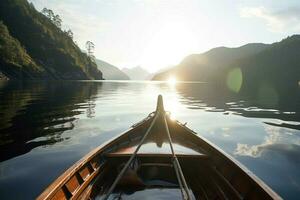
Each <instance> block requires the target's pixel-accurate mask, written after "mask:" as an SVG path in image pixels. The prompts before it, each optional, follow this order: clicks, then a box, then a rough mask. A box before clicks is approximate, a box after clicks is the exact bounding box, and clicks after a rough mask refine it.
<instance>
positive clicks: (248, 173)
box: [175, 120, 283, 200]
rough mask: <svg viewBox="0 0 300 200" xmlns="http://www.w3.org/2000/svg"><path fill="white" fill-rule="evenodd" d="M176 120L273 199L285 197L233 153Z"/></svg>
mask: <svg viewBox="0 0 300 200" xmlns="http://www.w3.org/2000/svg"><path fill="white" fill-rule="evenodd" d="M175 122H176V124H177V125H179V126H180V127H182V128H184V129H185V130H186V132H188V133H189V134H190V135H191V136H193V137H195V139H200V140H202V141H203V142H204V143H207V144H208V146H210V147H211V148H212V149H213V150H214V151H215V152H214V153H217V154H218V155H220V156H221V157H223V159H225V160H228V161H230V162H232V164H233V165H235V166H236V167H238V169H240V171H241V172H242V173H244V174H245V175H246V176H248V178H249V180H252V181H253V182H254V183H255V184H257V185H258V186H259V188H261V189H263V190H264V191H265V192H266V193H267V194H268V195H269V196H270V197H272V198H273V199H279V200H280V199H283V198H282V197H281V196H279V194H277V193H276V192H275V191H274V190H273V189H272V188H270V187H269V186H268V185H267V184H266V183H265V182H264V181H263V180H261V179H260V178H259V177H257V176H256V175H255V174H254V173H253V172H251V171H250V170H249V169H248V168H247V167H246V166H245V165H243V164H242V163H240V162H239V161H238V160H236V159H235V158H233V157H232V156H231V155H229V154H228V153H226V152H225V151H224V150H222V149H220V148H219V147H218V146H216V145H215V144H213V143H212V142H210V141H209V140H207V139H205V138H204V137H202V136H200V135H199V133H196V132H195V131H193V130H192V129H190V128H188V127H187V126H185V124H182V123H181V122H180V121H178V120H175ZM208 156H209V155H208ZM221 174H222V173H221ZM224 178H225V177H224Z"/></svg>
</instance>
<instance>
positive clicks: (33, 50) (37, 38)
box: [0, 0, 102, 79]
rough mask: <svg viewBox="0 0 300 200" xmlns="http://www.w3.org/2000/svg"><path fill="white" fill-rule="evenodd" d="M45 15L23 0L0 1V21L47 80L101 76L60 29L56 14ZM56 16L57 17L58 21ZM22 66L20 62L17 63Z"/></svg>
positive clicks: (93, 64)
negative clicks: (41, 70) (43, 72)
mask: <svg viewBox="0 0 300 200" xmlns="http://www.w3.org/2000/svg"><path fill="white" fill-rule="evenodd" d="M50 15H51V16H50V17H52V20H51V19H49V18H48V17H49V16H47V17H46V16H44V15H43V14H42V13H39V12H38V11H36V9H35V8H34V7H33V5H32V4H29V3H28V2H27V1H26V0H1V2H0V20H2V21H3V22H4V24H5V25H6V26H7V28H8V30H9V32H10V35H11V36H12V37H13V38H16V39H17V40H18V41H19V42H20V44H21V46H23V47H24V49H26V51H27V54H28V55H30V57H31V59H32V60H33V61H34V62H35V63H36V65H37V66H40V67H41V68H42V69H43V70H44V71H45V77H47V78H50V79H102V73H101V72H100V71H99V70H98V69H97V66H96V64H95V63H94V62H92V61H91V60H90V58H89V57H88V56H87V55H86V54H84V53H82V52H81V50H80V49H79V47H78V46H77V45H76V44H75V43H74V42H73V40H72V38H71V37H70V35H69V34H66V33H65V32H64V31H62V30H61V29H60V28H59V23H57V24H55V23H53V19H55V20H56V22H58V21H60V24H61V19H60V18H59V16H58V15H54V13H53V12H52V14H50ZM58 19H59V20H58ZM20 65H22V64H20Z"/></svg>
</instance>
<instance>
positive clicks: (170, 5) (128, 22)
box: [29, 0, 300, 72]
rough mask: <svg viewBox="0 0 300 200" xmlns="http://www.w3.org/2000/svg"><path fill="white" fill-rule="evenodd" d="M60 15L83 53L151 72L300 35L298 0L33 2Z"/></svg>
mask: <svg viewBox="0 0 300 200" xmlns="http://www.w3.org/2000/svg"><path fill="white" fill-rule="evenodd" d="M29 1H30V2H32V3H33V4H34V5H35V7H36V9H37V10H39V11H40V10H42V8H44V7H47V8H49V9H51V10H53V11H54V13H56V14H59V15H60V16H61V18H62V20H63V24H62V28H63V29H69V28H70V29H71V30H72V31H73V33H74V41H76V42H77V44H78V45H79V47H80V48H82V49H85V42H86V41H88V40H89V41H92V42H93V43H94V44H95V56H96V57H97V58H99V59H101V60H104V61H106V62H109V63H111V64H113V65H115V66H117V67H119V68H124V67H127V68H132V67H136V66H142V67H143V68H145V69H147V70H148V71H150V72H156V71H158V70H161V69H163V68H165V67H169V66H172V65H176V64H178V63H179V62H180V61H181V60H182V59H183V58H184V57H186V56H188V55H189V54H194V53H202V52H205V51H207V50H209V49H211V48H214V47H219V46H227V47H238V46H241V45H244V44H246V43H252V42H261V43H273V42H277V41H280V40H282V39H283V38H286V37H287V36H289V35H293V34H299V33H300V1H299V0H276V1H275V0H209V1H204V0H63V1H62V0H29Z"/></svg>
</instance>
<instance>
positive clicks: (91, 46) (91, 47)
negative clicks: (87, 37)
mask: <svg viewBox="0 0 300 200" xmlns="http://www.w3.org/2000/svg"><path fill="white" fill-rule="evenodd" d="M85 47H86V50H87V54H88V56H89V58H90V59H91V60H93V61H94V59H95V57H94V55H93V54H94V50H95V45H94V43H93V42H91V41H87V42H86V43H85Z"/></svg>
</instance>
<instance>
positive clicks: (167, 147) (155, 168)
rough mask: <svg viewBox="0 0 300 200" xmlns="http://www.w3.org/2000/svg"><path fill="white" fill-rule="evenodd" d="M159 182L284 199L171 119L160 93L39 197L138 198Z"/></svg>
mask: <svg viewBox="0 0 300 200" xmlns="http://www.w3.org/2000/svg"><path fill="white" fill-rule="evenodd" d="M155 188H159V189H160V190H159V191H160V192H159V193H160V194H166V195H167V194H171V193H170V191H173V193H174V195H175V196H176V195H177V196H176V198H178V199H188V200H190V199H281V197H280V196H279V195H278V194H276V193H275V192H274V191H273V190H272V189H271V188H269V187H268V186H267V185H266V184H265V183H264V182H263V181H261V180H260V179H259V178H257V177H256V176H255V175H253V174H252V173H251V172H250V171H249V170H248V169H247V168H246V167H244V166H243V165H242V164H240V163H239V162H238V161H236V160H235V159H234V158H232V157H231V156H229V155H227V154H226V153H225V152H223V151H222V150H220V149H219V148H218V147H216V146H215V145H213V144H211V143H210V142H209V141H207V140H206V139H204V138H202V137H201V136H199V135H196V134H195V132H193V131H192V130H190V129H189V128H187V127H186V126H185V125H183V124H181V123H180V122H178V121H176V120H171V119H170V117H169V115H168V113H167V112H166V111H165V109H164V105H163V98H162V96H161V95H159V96H158V99H157V106H156V110H155V112H153V113H150V114H149V115H148V117H146V118H145V119H144V120H142V121H141V122H139V123H137V124H135V125H134V126H132V127H131V128H130V129H129V130H127V131H125V132H123V133H121V134H119V135H118V136H116V137H114V138H112V139H111V140H109V141H108V142H106V143H104V144H102V145H100V146H99V147H97V148H96V149H94V150H93V151H92V152H90V153H88V154H87V155H86V156H84V157H83V158H82V159H81V160H79V161H78V162H77V163H75V164H74V165H73V166H72V167H70V168H69V169H68V170H67V171H66V172H64V173H63V174H62V175H61V176H60V177H59V178H57V179H56V180H55V181H54V182H53V183H52V184H51V185H50V186H49V187H47V188H46V189H45V190H44V191H43V192H42V193H41V194H40V196H39V197H37V199H38V200H45V199H49V200H50V199H51V200H52V199H109V198H110V197H111V196H112V195H113V196H114V197H118V198H121V197H122V196H124V195H125V196H126V197H129V198H136V199H137V198H138V197H137V195H138V194H140V193H142V194H143V192H144V193H145V194H146V192H147V191H151V190H154V189H155ZM128 191H131V192H130V193H128ZM164 192H165V193H164ZM180 194H181V195H180ZM153 195H154V196H153V198H157V197H155V194H153ZM172 198H174V196H173V197H172Z"/></svg>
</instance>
